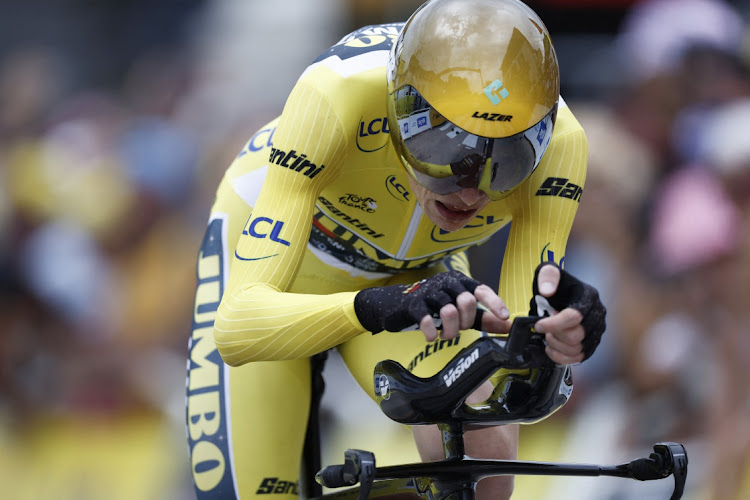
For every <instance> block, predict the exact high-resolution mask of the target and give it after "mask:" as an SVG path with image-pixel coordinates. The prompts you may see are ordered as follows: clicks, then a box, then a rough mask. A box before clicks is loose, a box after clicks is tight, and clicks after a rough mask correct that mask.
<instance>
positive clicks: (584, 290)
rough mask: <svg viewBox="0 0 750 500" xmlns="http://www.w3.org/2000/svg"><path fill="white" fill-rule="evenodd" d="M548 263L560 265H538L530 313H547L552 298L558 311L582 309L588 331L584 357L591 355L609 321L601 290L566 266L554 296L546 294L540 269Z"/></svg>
mask: <svg viewBox="0 0 750 500" xmlns="http://www.w3.org/2000/svg"><path fill="white" fill-rule="evenodd" d="M547 265H552V266H555V267H557V268H558V269H560V267H559V266H558V265H557V264H555V263H553V262H543V263H542V264H539V266H537V268H536V272H535V273H534V297H533V298H532V299H531V304H530V309H531V310H530V311H529V314H530V315H538V316H543V315H544V314H543V310H544V307H543V304H544V302H545V301H547V302H549V305H551V306H552V307H553V308H555V310H557V311H561V310H563V309H565V308H566V307H572V308H573V309H575V310H577V311H578V312H580V313H581V315H583V320H581V325H582V326H583V331H584V332H585V334H586V336H585V337H584V338H583V359H584V360H585V359H588V358H590V357H591V355H592V354H594V351H595V350H596V347H597V346H598V345H599V342H600V341H601V339H602V334H603V333H604V330H605V329H606V327H607V325H606V321H605V317H606V315H607V309H606V308H605V307H604V305H603V304H602V302H601V300H599V292H598V291H597V290H596V288H594V287H593V286H591V285H589V284H586V283H584V282H583V281H581V280H579V279H578V278H576V277H575V276H573V275H572V274H570V273H569V272H567V271H565V270H564V269H560V284H559V285H558V286H557V291H556V292H555V293H554V295H552V296H551V297H544V296H542V295H541V294H540V293H539V283H538V281H539V279H538V278H539V270H540V269H541V268H542V267H543V266H547Z"/></svg>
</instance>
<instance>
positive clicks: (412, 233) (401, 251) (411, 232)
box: [396, 203, 422, 260]
mask: <svg viewBox="0 0 750 500" xmlns="http://www.w3.org/2000/svg"><path fill="white" fill-rule="evenodd" d="M421 220H422V205H420V204H419V203H415V204H414V211H413V212H412V213H411V219H409V226H408V227H407V228H406V234H405V235H404V241H402V242H401V246H400V247H399V248H398V252H396V259H398V260H402V259H403V258H404V256H405V255H406V252H408V251H409V247H411V244H412V242H413V241H414V238H415V237H416V235H417V228H419V221H421Z"/></svg>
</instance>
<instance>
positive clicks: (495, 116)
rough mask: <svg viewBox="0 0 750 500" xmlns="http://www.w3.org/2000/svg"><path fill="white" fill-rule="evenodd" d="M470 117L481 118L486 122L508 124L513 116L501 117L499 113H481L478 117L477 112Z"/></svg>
mask: <svg viewBox="0 0 750 500" xmlns="http://www.w3.org/2000/svg"><path fill="white" fill-rule="evenodd" d="M471 116H472V118H481V119H482V120H487V121H488V122H509V121H511V120H512V119H513V115H501V114H500V113H482V114H481V115H480V114H479V111H474V114H473V115H471Z"/></svg>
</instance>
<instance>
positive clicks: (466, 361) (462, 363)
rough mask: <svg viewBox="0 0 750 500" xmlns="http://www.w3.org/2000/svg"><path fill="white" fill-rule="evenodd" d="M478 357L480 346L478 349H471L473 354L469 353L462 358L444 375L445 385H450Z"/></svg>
mask: <svg viewBox="0 0 750 500" xmlns="http://www.w3.org/2000/svg"><path fill="white" fill-rule="evenodd" d="M478 359H479V348H478V347H477V348H476V349H474V350H473V351H471V354H468V355H467V356H465V357H463V358H462V359H460V360H459V361H458V363H457V364H456V367H455V368H451V369H450V370H449V371H448V373H447V374H445V375H443V382H445V386H446V387H450V386H451V385H452V384H453V383H454V382H455V381H456V380H458V378H459V377H460V376H461V375H463V374H464V372H465V371H466V370H468V369H469V367H470V366H471V365H473V364H474V362H475V361H476V360H478Z"/></svg>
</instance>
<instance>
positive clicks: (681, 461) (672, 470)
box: [627, 442, 688, 500]
mask: <svg viewBox="0 0 750 500" xmlns="http://www.w3.org/2000/svg"><path fill="white" fill-rule="evenodd" d="M687 464H688V458H687V452H686V451H685V447H684V446H683V445H681V444H679V443H671V442H665V443H657V444H655V445H654V452H653V453H651V455H649V457H648V458H640V459H638V460H633V461H632V462H630V463H629V464H628V465H627V469H628V471H629V472H630V474H629V475H630V477H632V478H633V479H637V480H639V481H650V480H653V479H663V478H666V477H669V475H670V474H672V475H673V476H674V491H673V492H672V496H671V497H670V500H679V499H680V498H682V494H683V492H684V491H685V482H686V480H687Z"/></svg>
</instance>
